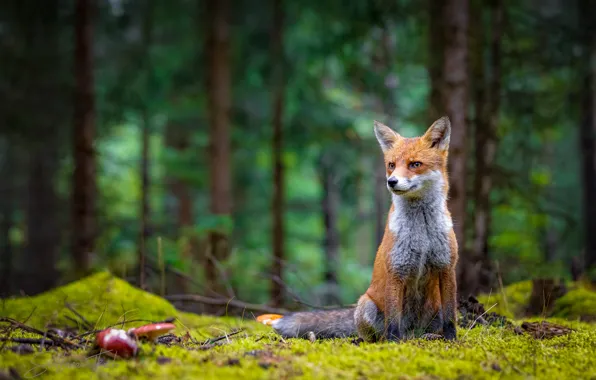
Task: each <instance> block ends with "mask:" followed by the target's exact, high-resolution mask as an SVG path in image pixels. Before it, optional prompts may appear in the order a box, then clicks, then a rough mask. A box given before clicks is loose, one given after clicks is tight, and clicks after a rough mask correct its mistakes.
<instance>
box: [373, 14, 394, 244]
mask: <svg viewBox="0 0 596 380" xmlns="http://www.w3.org/2000/svg"><path fill="white" fill-rule="evenodd" d="M378 54H379V60H378V63H379V64H378V73H379V77H381V78H383V83H382V86H381V91H380V94H381V102H380V103H381V110H382V112H383V113H384V114H385V115H386V117H387V119H388V123H387V124H388V125H394V126H395V125H397V104H396V102H395V96H394V93H393V91H394V88H395V83H397V80H396V79H395V72H394V70H393V63H392V61H393V49H392V46H391V38H390V33H389V30H388V26H387V25H384V26H383V30H382V33H381V41H380V46H379V51H378ZM374 166H375V167H374V173H375V178H374V179H375V191H374V196H375V203H374V204H375V247H374V248H375V250H376V249H377V248H378V247H379V245H380V244H381V241H382V240H383V235H384V234H385V224H386V223H387V212H388V206H389V199H390V196H389V192H388V191H387V185H386V181H387V178H386V176H385V160H384V158H383V155H382V154H378V155H377V158H376V159H375V161H374Z"/></svg>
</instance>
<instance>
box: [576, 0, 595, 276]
mask: <svg viewBox="0 0 596 380" xmlns="http://www.w3.org/2000/svg"><path fill="white" fill-rule="evenodd" d="M579 14H580V17H581V25H582V28H581V33H582V36H583V41H582V48H583V56H582V58H581V59H580V60H579V62H581V69H580V73H581V77H580V83H581V85H582V120H581V124H580V149H581V156H582V177H583V189H584V193H583V198H584V206H583V212H584V215H583V217H584V235H585V238H584V239H585V240H584V241H585V243H584V244H585V265H586V269H587V270H588V271H590V270H593V269H595V268H596V234H595V233H594V231H596V16H595V14H596V11H595V10H594V5H593V4H592V2H591V1H590V0H580V4H579ZM592 280H593V281H596V279H594V278H592Z"/></svg>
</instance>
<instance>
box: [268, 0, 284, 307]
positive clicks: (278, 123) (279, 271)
mask: <svg viewBox="0 0 596 380" xmlns="http://www.w3.org/2000/svg"><path fill="white" fill-rule="evenodd" d="M283 20H284V11H283V2H282V0H273V29H272V30H271V50H272V54H271V63H272V74H271V85H272V87H273V91H272V93H273V139H272V154H273V200H272V205H271V208H272V211H273V218H272V224H273V225H272V243H273V244H272V245H273V263H272V264H273V268H272V271H271V275H272V276H273V280H272V281H271V303H272V304H273V305H274V306H281V305H282V304H283V286H282V285H283V283H282V281H283V262H284V236H285V235H284V166H283V106H284V91H285V85H284V50H283V48H284V46H283V31H284V25H283Z"/></svg>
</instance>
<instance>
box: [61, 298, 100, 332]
mask: <svg viewBox="0 0 596 380" xmlns="http://www.w3.org/2000/svg"><path fill="white" fill-rule="evenodd" d="M64 306H66V308H67V309H68V310H70V311H72V312H73V313H74V315H76V316H77V317H79V319H80V320H81V321H82V322H83V326H85V328H86V329H91V328H93V324H92V323H91V322H89V320H87V318H85V317H84V316H83V315H82V314H81V313H79V312H78V311H76V310H75V308H74V307H73V306H72V305H71V304H69V303H68V302H65V303H64Z"/></svg>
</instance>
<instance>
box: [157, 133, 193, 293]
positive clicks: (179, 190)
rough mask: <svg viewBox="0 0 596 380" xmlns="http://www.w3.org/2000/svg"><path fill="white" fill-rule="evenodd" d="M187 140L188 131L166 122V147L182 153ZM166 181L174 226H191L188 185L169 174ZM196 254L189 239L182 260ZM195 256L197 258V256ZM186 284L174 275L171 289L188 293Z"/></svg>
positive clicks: (179, 228)
mask: <svg viewBox="0 0 596 380" xmlns="http://www.w3.org/2000/svg"><path fill="white" fill-rule="evenodd" d="M189 140H190V136H188V133H187V131H186V129H185V128H184V127H183V126H181V125H179V124H177V123H174V122H171V121H170V122H169V123H168V125H167V126H166V133H165V142H166V146H167V147H168V148H170V149H173V150H175V151H176V152H177V153H178V154H180V155H182V154H184V153H185V151H186V150H187V149H188V148H189V143H188V142H189ZM166 175H167V173H166ZM166 183H167V184H168V188H169V192H170V194H171V195H172V197H173V198H174V199H175V207H173V214H174V215H173V218H175V220H176V221H177V222H176V226H175V227H176V230H177V231H184V230H185V229H186V228H188V227H191V226H192V225H193V224H194V220H193V208H194V205H193V199H192V197H191V191H190V188H189V185H188V183H187V182H186V181H184V180H182V179H179V178H175V177H172V176H169V175H168V177H167V179H166ZM182 233H184V232H182ZM197 255H198V251H197V247H196V245H194V244H193V241H192V240H191V241H190V243H189V244H188V245H187V246H186V247H184V249H183V250H182V258H183V259H184V260H188V259H190V258H191V257H196V256H197ZM196 258H197V259H199V257H196ZM188 285H189V283H188V281H187V280H186V279H185V278H183V277H181V276H176V277H175V284H174V286H175V289H174V290H173V291H174V292H176V293H188V291H189V286H188Z"/></svg>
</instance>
